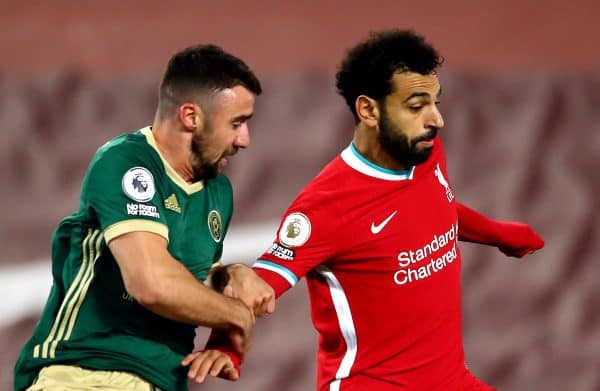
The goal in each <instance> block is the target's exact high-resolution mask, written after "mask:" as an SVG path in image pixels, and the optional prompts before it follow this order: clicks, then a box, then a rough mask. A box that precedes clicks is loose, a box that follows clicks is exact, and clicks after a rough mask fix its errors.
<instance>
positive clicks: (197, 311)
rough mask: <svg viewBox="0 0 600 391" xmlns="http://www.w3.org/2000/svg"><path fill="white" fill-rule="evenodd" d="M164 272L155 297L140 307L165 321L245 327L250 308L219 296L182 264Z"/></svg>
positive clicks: (209, 325)
mask: <svg viewBox="0 0 600 391" xmlns="http://www.w3.org/2000/svg"><path fill="white" fill-rule="evenodd" d="M174 263H176V265H172V268H170V270H168V271H165V272H164V273H163V275H162V276H161V279H160V280H157V281H156V284H157V286H156V287H155V289H154V290H153V291H154V292H155V294H154V295H153V297H152V298H149V300H142V302H140V304H141V305H143V306H144V307H146V308H147V309H149V310H150V311H152V312H155V313H157V314H158V315H161V316H163V317H165V318H169V319H173V320H176V321H179V322H183V323H189V324H192V325H195V326H205V327H211V328H223V329H232V328H244V327H246V322H247V319H248V317H249V314H248V313H249V309H248V308H247V307H246V306H245V305H244V304H243V303H242V302H241V301H240V300H237V299H232V298H229V297H226V296H224V295H222V294H219V293H217V292H215V291H213V290H211V289H210V288H208V287H206V286H204V285H203V284H201V283H200V282H199V281H198V280H196V278H195V277H194V276H193V275H192V274H191V273H190V272H189V271H188V270H187V269H185V267H184V266H183V265H181V264H180V263H179V262H177V261H174Z"/></svg>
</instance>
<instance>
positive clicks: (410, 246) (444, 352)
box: [186, 30, 544, 391]
mask: <svg viewBox="0 0 600 391" xmlns="http://www.w3.org/2000/svg"><path fill="white" fill-rule="evenodd" d="M440 63H441V59H440V57H439V55H438V53H437V52H436V50H435V49H434V48H433V47H432V46H431V45H430V44H429V43H427V42H426V41H425V40H424V38H423V37H421V36H419V35H417V34H415V33H414V32H412V31H401V30H391V31H383V32H379V33H374V34H372V35H371V36H370V37H369V38H368V39H367V40H366V41H364V42H362V43H360V44H358V45H357V46H355V47H354V48H352V49H351V50H350V51H349V52H348V54H347V56H346V58H345V59H344V60H343V61H342V63H341V65H340V67H339V71H338V74H337V89H338V92H339V93H340V94H341V95H342V96H343V97H344V99H345V101H346V103H347V104H348V106H349V108H350V110H351V111H352V114H353V115H354V118H355V120H356V128H355V133H354V137H353V139H352V142H351V143H350V145H348V147H347V148H346V149H344V150H343V151H342V152H341V153H340V155H339V156H337V157H336V158H334V159H333V160H332V161H331V162H330V163H329V164H328V165H327V166H326V167H325V168H324V169H323V170H322V171H321V172H320V173H319V174H318V175H317V176H316V177H315V178H314V179H313V180H312V181H311V182H310V183H309V184H308V185H307V186H306V187H305V188H304V189H303V190H302V191H301V192H300V194H299V195H298V196H297V198H296V199H295V200H294V201H293V202H292V203H291V205H290V206H289V208H288V209H287V211H286V212H285V214H284V217H283V219H282V220H281V223H280V225H279V230H278V233H277V236H276V238H275V240H274V242H273V244H272V246H271V247H270V249H269V250H268V251H267V252H266V253H265V254H263V255H262V256H261V257H260V258H259V259H258V260H257V261H256V262H255V263H254V265H253V267H252V269H250V268H248V267H245V266H242V265H231V266H228V267H226V268H225V269H222V271H221V273H217V274H215V275H214V276H215V277H217V276H220V278H221V281H216V280H215V281H214V282H215V286H219V288H222V287H223V286H225V287H226V290H227V291H229V292H230V293H231V292H233V293H235V295H236V297H240V298H242V299H243V300H244V301H245V302H246V303H247V304H248V305H249V306H251V307H253V308H254V309H255V314H256V315H262V314H264V313H266V312H272V311H273V310H274V298H273V296H275V297H278V296H280V295H281V294H282V293H283V292H285V291H286V290H288V289H289V288H291V287H293V286H294V285H295V284H296V283H297V282H298V280H299V279H300V278H302V277H305V278H306V280H307V286H308V290H309V295H310V302H311V314H312V320H313V324H314V326H315V329H316V330H317V332H318V333H319V348H318V364H317V371H318V373H317V389H318V390H332V391H333V390H343V391H347V390H367V389H371V390H378V391H386V390H428V391H431V390H440V391H442V390H444V391H454V390H456V391H458V390H461V391H464V390H493V388H492V387H490V386H488V385H486V384H485V383H483V382H481V381H480V380H478V379H477V378H475V376H473V375H472V374H471V373H470V372H469V370H468V369H467V368H466V367H465V364H464V363H465V356H464V351H463V342H462V333H461V322H462V319H461V300H460V295H461V292H460V270H461V256H460V251H459V247H458V244H457V242H458V241H459V240H463V241H470V242H475V243H482V244H487V245H492V246H496V247H498V248H499V249H500V250H501V251H503V252H504V253H505V254H507V255H509V256H514V257H522V256H524V255H525V254H527V253H530V252H533V251H535V250H537V249H540V248H541V247H543V244H544V242H543V240H542V238H541V237H540V236H539V235H538V234H537V233H535V231H533V230H532V229H531V228H530V227H529V226H528V225H526V224H522V223H512V222H499V221H494V220H491V219H488V218H487V217H485V216H483V215H482V214H480V213H478V212H476V211H474V210H472V209H470V208H468V207H466V206H464V205H463V204H460V203H459V202H457V200H456V198H455V194H454V192H453V190H452V187H451V182H450V180H449V178H448V173H447V170H446V158H445V154H444V149H443V146H442V143H441V141H440V139H439V138H438V137H437V135H438V132H439V131H440V130H441V129H442V128H443V126H444V120H443V118H442V114H441V113H440V111H439V109H438V102H439V99H440V95H441V87H440V83H439V80H438V77H437V74H436V69H437V68H438V67H439V65H440ZM390 309H393V311H390ZM374 330H376V331H377V332H373V331H374ZM223 341H226V339H223V340H221V339H220V338H219V336H218V334H216V333H214V334H213V335H212V336H211V339H210V340H209V343H208V344H207V350H205V351H202V352H195V353H192V354H191V355H190V356H188V357H187V358H186V363H190V362H191V363H192V365H191V367H190V368H191V369H190V377H196V378H197V379H198V380H200V381H201V380H203V379H204V378H205V376H206V375H207V374H208V373H209V371H211V372H210V374H211V375H216V374H219V373H220V372H221V370H222V369H223V368H226V371H223V372H221V373H220V376H222V377H225V378H235V377H236V376H237V372H236V370H235V369H232V368H231V363H230V362H229V361H228V360H227V359H226V358H224V357H225V354H224V352H227V353H229V354H230V355H231V356H232V358H233V361H235V364H236V365H237V364H239V357H237V358H236V357H235V355H234V354H232V352H230V351H229V352H228V349H227V347H226V346H225V345H224V344H223V343H222V342H223ZM232 374H235V376H234V375H232Z"/></svg>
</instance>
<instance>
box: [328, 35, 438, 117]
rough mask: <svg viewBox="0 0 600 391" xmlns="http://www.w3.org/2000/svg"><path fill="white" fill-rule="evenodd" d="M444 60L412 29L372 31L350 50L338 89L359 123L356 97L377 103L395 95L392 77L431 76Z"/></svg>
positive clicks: (337, 75) (338, 81) (337, 76)
mask: <svg viewBox="0 0 600 391" xmlns="http://www.w3.org/2000/svg"><path fill="white" fill-rule="evenodd" d="M442 62H443V59H442V58H441V57H440V56H439V55H438V53H437V51H436V50H435V48H433V46H431V45H430V44H429V43H427V42H426V41H425V39H424V38H423V37H422V36H420V35H418V34H416V33H415V32H414V31H412V30H397V29H395V30H385V31H379V32H371V34H370V35H369V38H368V39H367V40H365V41H363V42H361V43H359V44H358V45H356V46H354V47H353V48H351V49H350V50H348V53H347V55H346V57H345V58H344V59H343V60H342V62H341V64H340V65H339V67H338V72H337V74H336V87H337V91H338V93H339V94H340V95H342V96H343V97H344V100H345V101H346V104H347V105H348V106H349V107H350V110H351V111H352V114H353V115H354V119H355V120H356V122H358V116H357V113H356V109H355V106H354V105H355V102H356V98H358V97H359V96H360V95H366V96H368V97H370V98H372V99H375V100H376V101H377V102H382V101H383V99H384V98H385V97H386V96H388V95H389V94H390V93H392V90H393V83H392V77H393V75H394V74H395V73H398V72H415V73H420V74H422V75H429V74H431V73H433V72H435V70H436V69H437V68H438V67H439V66H440V65H441V64H442Z"/></svg>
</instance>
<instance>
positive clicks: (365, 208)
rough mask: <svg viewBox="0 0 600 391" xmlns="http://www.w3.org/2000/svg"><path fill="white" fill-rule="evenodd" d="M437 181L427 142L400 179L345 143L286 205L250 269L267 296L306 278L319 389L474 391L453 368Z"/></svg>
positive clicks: (455, 297)
mask: <svg viewBox="0 0 600 391" xmlns="http://www.w3.org/2000/svg"><path fill="white" fill-rule="evenodd" d="M447 178H448V175H447V173H446V161H445V156H444V151H443V149H442V145H441V142H440V140H439V139H436V140H435V144H434V148H433V152H432V154H431V156H430V157H429V159H428V160H427V161H426V162H425V163H423V164H421V165H418V166H416V167H412V168H410V169H409V170H406V171H392V170H388V169H385V168H382V167H378V166H376V165H374V164H372V163H370V162H369V161H367V160H366V159H365V158H364V157H362V156H361V155H360V154H359V153H358V151H357V150H356V149H355V148H354V146H353V145H350V146H349V147H348V148H346V149H345V150H344V151H343V152H342V153H341V155H340V156H338V157H337V158H336V159H334V160H333V161H332V162H331V163H329V164H328V165H327V166H326V167H325V168H324V169H323V171H322V172H321V173H320V174H319V175H318V176H317V177H315V178H314V179H313V181H312V182H311V183H309V184H308V185H307V186H306V188H305V189H304V190H303V191H302V192H301V193H300V194H299V195H298V197H297V198H296V199H295V200H294V201H293V203H292V204H291V206H290V207H289V208H288V210H287V212H286V213H285V215H284V218H283V220H282V222H281V224H280V226H279V231H278V235H277V238H276V239H275V242H274V243H273V245H272V247H271V248H270V249H269V250H268V251H267V252H266V253H265V254H263V255H262V256H261V257H260V258H259V260H258V261H256V263H255V264H254V269H255V270H256V271H257V272H258V273H259V274H260V275H261V276H262V277H263V278H264V279H265V280H266V281H267V282H269V283H271V285H273V286H274V287H275V289H276V291H277V294H278V295H279V294H281V293H282V291H283V290H285V289H288V288H290V287H291V286H293V285H294V284H295V283H296V282H297V281H298V279H300V278H302V277H306V279H307V286H308V290H309V295H310V302H311V313H312V320H313V323H314V326H315V328H316V330H317V331H318V333H319V349H318V365H317V367H318V374H317V383H318V389H319V390H342V391H346V390H361V391H364V390H377V391H385V390H401V389H407V390H428V391H431V390H444V391H448V390H459V389H460V390H464V389H476V388H474V387H475V386H476V384H478V381H477V380H476V379H474V378H473V377H472V375H470V373H469V372H468V370H467V369H466V368H465V363H464V362H465V359H464V352H463V344H462V334H461V308H460V305H461V304H460V296H461V291H460V269H461V259H460V252H459V249H458V245H457V236H458V222H457V212H456V203H455V200H454V194H453V193H452V189H451V188H450V185H449V183H448V179H447ZM282 278H283V279H284V280H285V281H287V283H285V282H284V280H282ZM471 384H472V386H471ZM482 386H483V385H482ZM464 387H469V388H464ZM482 389H485V388H482Z"/></svg>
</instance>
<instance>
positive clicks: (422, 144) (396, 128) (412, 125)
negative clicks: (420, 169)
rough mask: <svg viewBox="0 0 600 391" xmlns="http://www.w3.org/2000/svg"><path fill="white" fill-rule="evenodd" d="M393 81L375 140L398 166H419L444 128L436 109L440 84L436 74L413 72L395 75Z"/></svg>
mask: <svg viewBox="0 0 600 391" xmlns="http://www.w3.org/2000/svg"><path fill="white" fill-rule="evenodd" d="M392 80H393V84H394V89H393V91H392V93H391V94H390V95H388V96H387V97H386V98H385V101H384V104H383V105H382V107H381V115H380V119H379V132H378V135H377V137H378V141H379V143H380V144H381V146H382V148H383V149H384V150H385V151H386V152H387V153H388V154H389V155H390V156H391V157H393V158H394V159H395V160H396V161H398V162H399V163H400V164H401V165H403V166H405V167H409V166H414V165H417V164H421V163H423V162H424V161H426V160H427V158H429V156H430V155H431V151H432V150H433V139H434V138H435V136H436V135H437V131H438V129H440V128H442V127H443V126H444V120H443V118H442V115H441V114H440V112H439V110H438V108H437V103H438V99H439V96H440V93H441V90H440V83H439V81H438V78H437V76H436V75H433V74H432V75H425V76H424V75H421V74H419V73H412V72H403V73H397V74H395V75H394V77H393V79H392Z"/></svg>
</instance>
